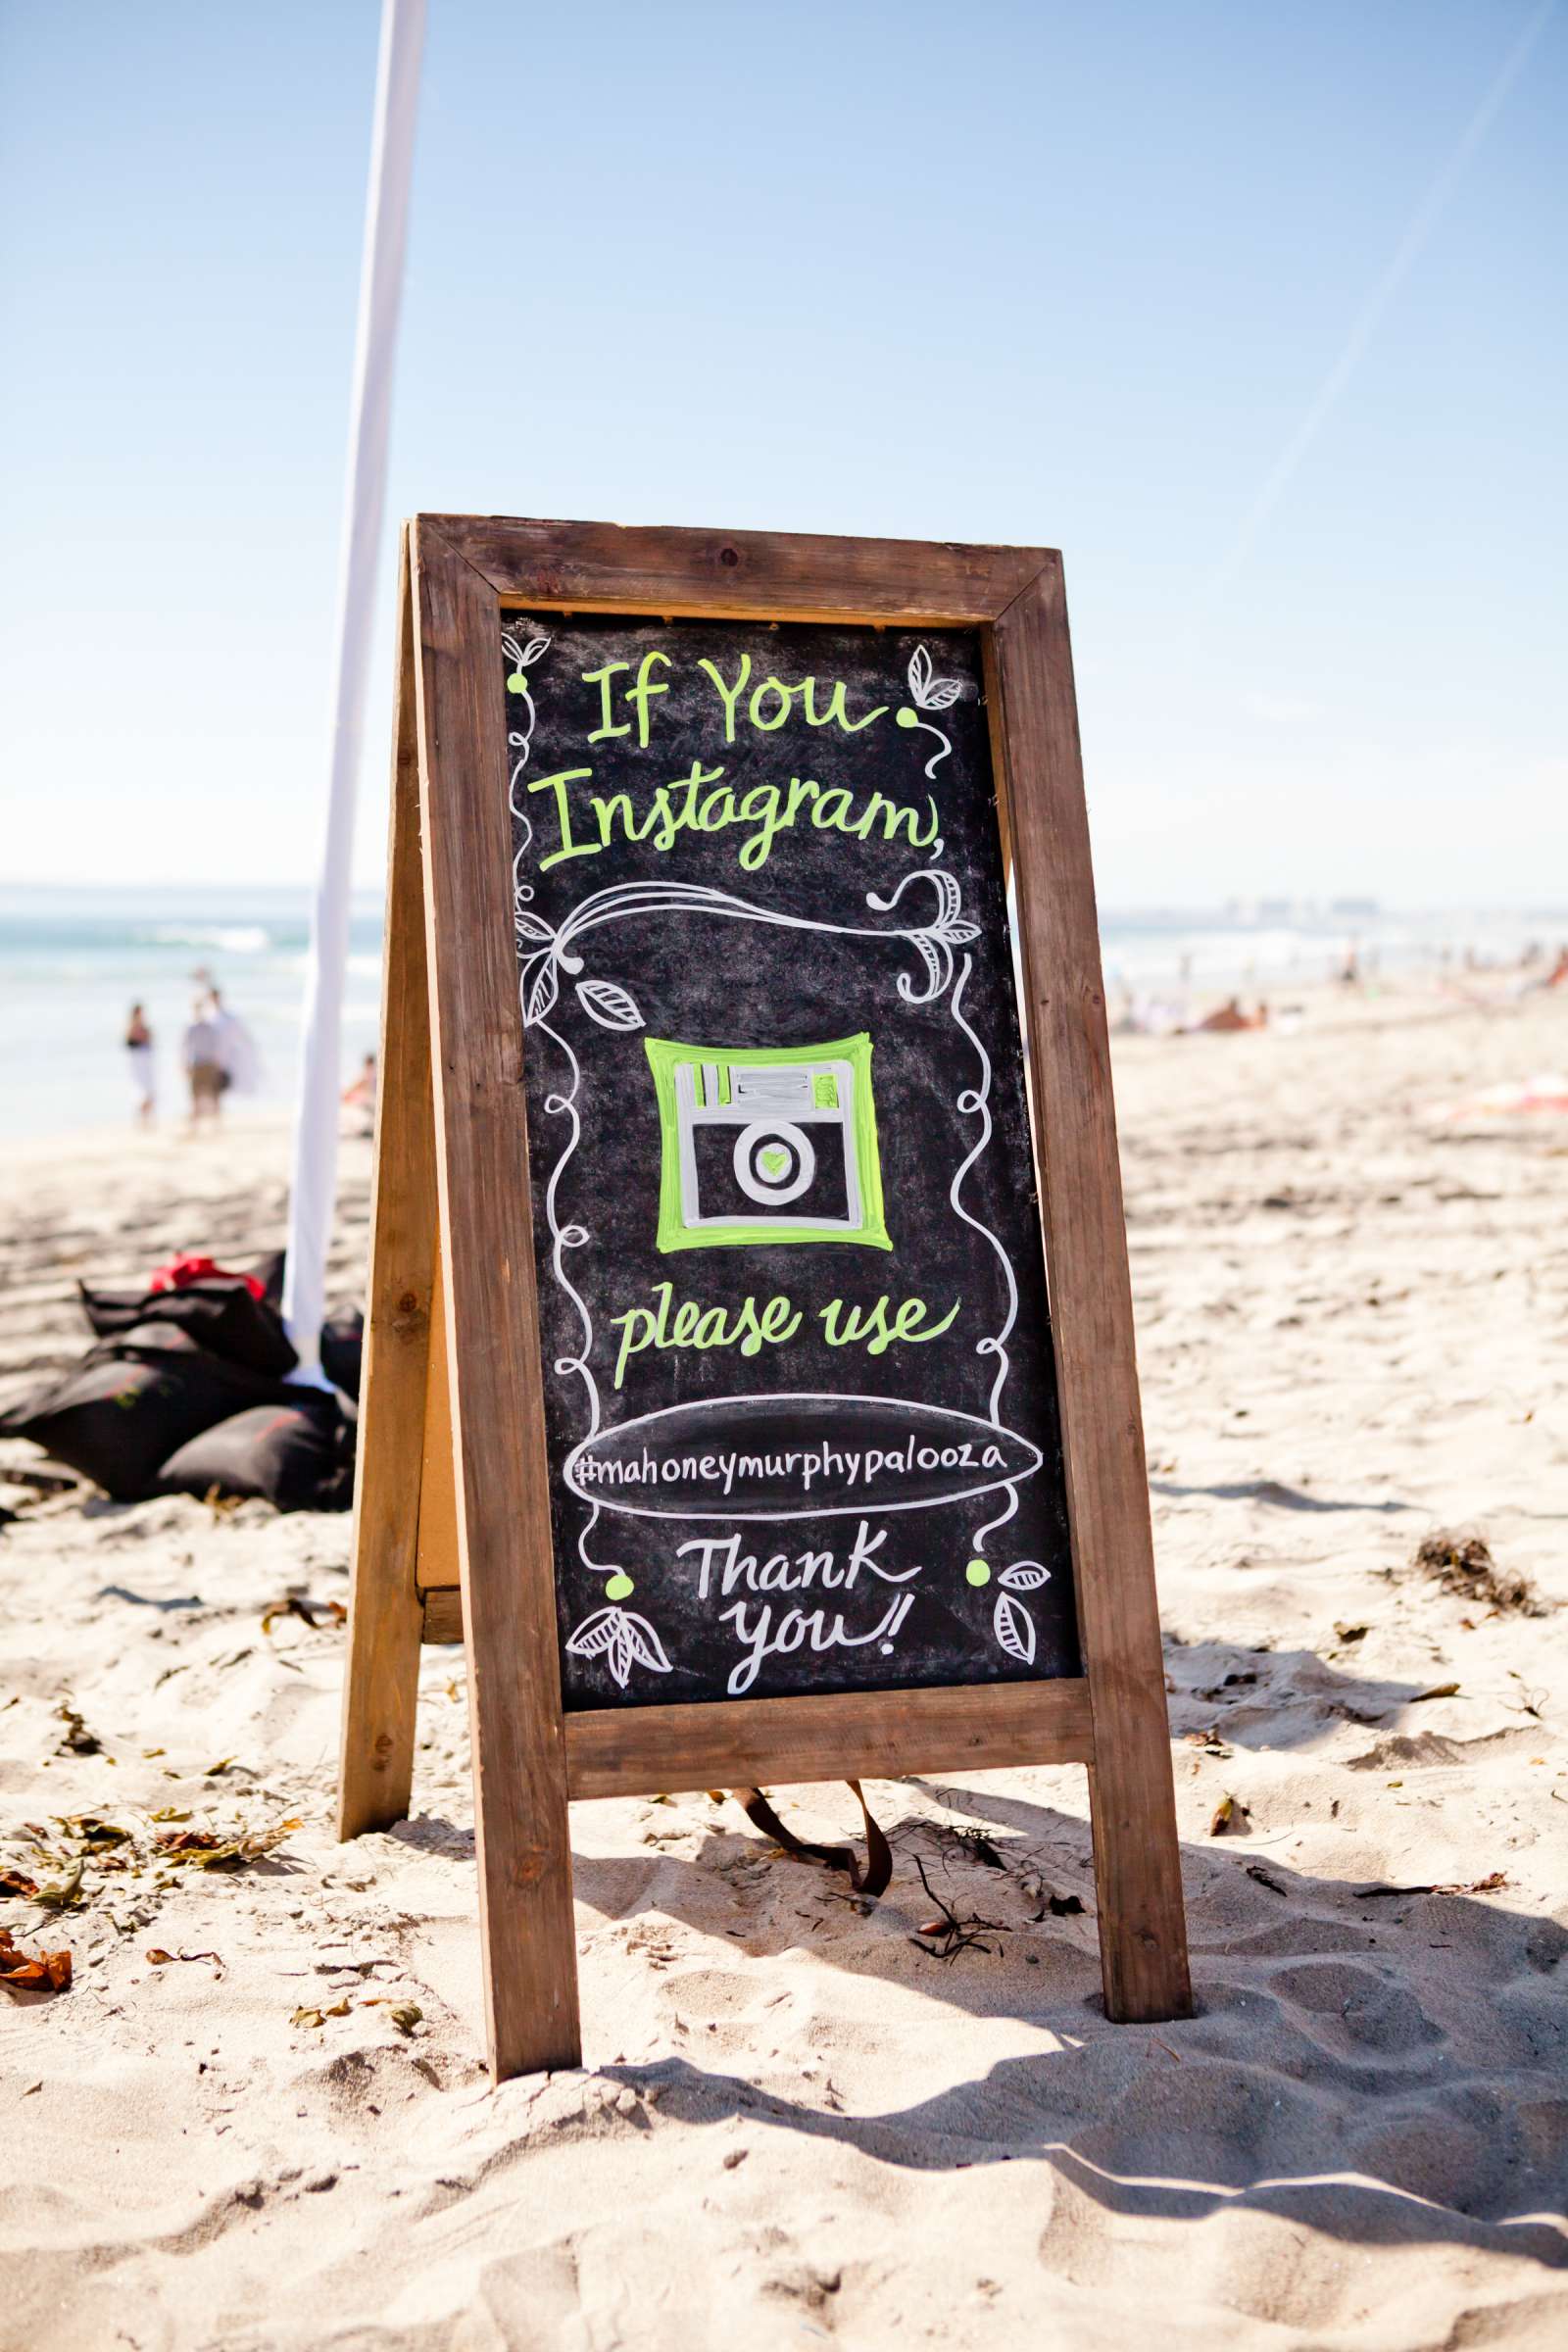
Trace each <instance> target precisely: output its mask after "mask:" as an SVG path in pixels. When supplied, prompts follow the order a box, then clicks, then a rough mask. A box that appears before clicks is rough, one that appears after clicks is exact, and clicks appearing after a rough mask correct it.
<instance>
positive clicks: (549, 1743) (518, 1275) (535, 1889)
mask: <svg viewBox="0 0 1568 2352" xmlns="http://www.w3.org/2000/svg"><path fill="white" fill-rule="evenodd" d="M415 573H416V583H417V593H418V639H419V650H418V669H417V681H418V712H419V770H420V791H421V798H422V812H423V817H424V826H423V843H424V871H425V888H426V892H427V894H428V897H427V906H428V925H429V941H430V957H431V969H430V1032H431V1037H432V1041H433V1049H434V1050H433V1054H432V1075H433V1081H434V1088H435V1103H436V1121H435V1142H436V1168H437V1182H438V1188H439V1195H440V1232H441V1237H442V1250H443V1256H442V1266H443V1274H444V1278H445V1301H446V1340H447V1362H448V1369H449V1374H450V1381H451V1411H452V1429H453V1453H454V1464H455V1472H456V1476H455V1482H454V1483H455V1499H456V1505H457V1508H456V1513H455V1525H456V1530H457V1547H458V1568H459V1575H460V1580H461V1584H462V1590H463V1623H464V1634H465V1643H466V1653H467V1666H468V1721H469V1734H470V1739H471V1741H472V1747H473V1786H474V1834H475V1842H476V1845H477V1849H478V1866H479V1870H478V1876H479V1927H480V1938H481V1946H482V1950H483V1956H484V1984H485V2010H486V2017H487V2022H488V2027H489V2042H490V2065H491V2070H492V2072H493V2074H494V2075H495V2077H496V2080H497V2081H501V2080H503V2079H504V2078H506V2077H507V2076H509V2075H521V2074H532V2073H536V2072H539V2071H541V2070H543V2069H545V2068H550V2067H568V2066H577V2065H580V2064H581V2060H582V2038H581V2029H580V2026H579V2023H578V2015H577V1940H576V1928H575V1923H574V1919H573V1914H572V1893H571V1841H570V1836H569V1832H568V1829H567V1815H566V1739H565V1725H564V1720H563V1715H562V1704H561V1663H560V1649H559V1640H560V1637H559V1633H558V1630H557V1624H556V1593H555V1560H554V1553H553V1550H552V1545H551V1534H550V1497H549V1485H548V1474H547V1469H546V1456H545V1427H544V1393H543V1374H542V1370H541V1366H540V1360H539V1315H538V1300H537V1295H536V1289H535V1273H534V1251H533V1234H532V1228H531V1224H530V1219H529V1207H528V1135H527V1126H526V1117H525V1110H524V1103H523V1093H522V1084H521V1078H522V1071H521V1063H520V1057H519V1049H518V1035H517V1031H518V1023H517V1019H516V992H517V963H516V948H515V906H514V904H513V898H512V835H511V818H510V816H509V814H508V774H507V765H506V743H505V731H504V729H503V727H502V726H501V724H500V723H499V722H500V714H501V696H502V675H503V672H502V669H501V660H500V648H501V639H500V627H499V620H498V615H497V611H496V603H495V598H494V595H493V594H492V592H491V591H490V589H489V588H488V586H487V584H486V583H485V582H484V581H483V580H482V579H481V577H480V575H479V574H478V573H477V572H476V571H474V570H472V569H471V568H470V567H469V565H468V564H466V563H465V562H464V561H463V559H462V558H461V557H458V556H455V555H454V554H453V551H452V550H451V548H450V547H448V546H446V544H445V543H444V542H443V541H442V540H441V538H440V536H439V534H438V533H435V532H433V531H430V530H428V529H427V527H426V526H425V525H424V524H423V523H420V524H419V525H418V526H417V540H416V545H415ZM476 918H477V919H476ZM498 1008H499V1010H498Z"/></svg>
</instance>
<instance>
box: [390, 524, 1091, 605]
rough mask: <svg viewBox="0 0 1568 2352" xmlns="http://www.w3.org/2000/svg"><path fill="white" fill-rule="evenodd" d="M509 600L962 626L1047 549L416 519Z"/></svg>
mask: <svg viewBox="0 0 1568 2352" xmlns="http://www.w3.org/2000/svg"><path fill="white" fill-rule="evenodd" d="M418 519H419V527H420V528H421V529H422V530H436V531H439V532H440V534H441V536H442V537H443V538H444V539H445V540H446V541H447V543H448V544H449V545H450V546H451V547H453V548H454V549H456V551H457V552H458V553H459V554H460V555H461V556H462V557H463V558H464V560H465V561H466V563H468V564H472V565H473V566H474V568H475V569H476V570H477V571H479V572H481V573H482V574H483V576H484V578H485V579H486V580H487V581H488V582H489V583H490V586H491V587H492V588H493V589H494V590H495V592H496V594H497V596H498V597H499V598H500V599H501V600H502V601H503V602H505V603H509V604H515V605H529V604H536V605H538V606H539V607H541V609H543V608H545V607H549V606H555V607H560V608H564V609H566V610H568V611H578V612H591V611H595V610H598V611H600V612H612V613H724V614H727V615H729V616H730V617H732V618H735V619H766V620H858V621H871V622H876V621H916V622H920V623H923V624H925V625H926V626H928V627H935V626H937V625H938V624H939V623H941V622H944V621H946V622H949V623H955V624H956V623H966V622H967V623H972V622H976V621H987V620H991V619H993V618H994V617H995V616H996V614H997V613H1000V612H1001V611H1002V610H1003V609H1004V607H1005V606H1006V605H1007V604H1009V603H1010V602H1011V600H1012V598H1013V597H1015V596H1016V595H1017V594H1018V593H1019V591H1020V590H1021V589H1022V588H1024V587H1026V586H1027V585H1028V583H1029V581H1030V580H1031V579H1033V578H1034V576H1035V575H1036V573H1037V572H1038V571H1039V570H1040V568H1041V566H1042V564H1048V565H1049V564H1054V563H1055V561H1056V559H1055V557H1054V555H1053V554H1052V553H1051V551H1050V550H1049V549H1046V548H1021V547H963V546H956V545H947V544H928V543H922V542H919V541H915V540H906V539H834V538H824V537H813V536H809V535H806V534H801V533H784V532H778V531H695V530H677V529H673V528H667V527H664V526H662V525H661V526H648V527H638V528H628V527H626V526H623V525H621V524H618V523H612V522H546V521H537V520H522V519H516V520H514V519H511V518H509V517H507V516H504V515H420V516H419V518H418Z"/></svg>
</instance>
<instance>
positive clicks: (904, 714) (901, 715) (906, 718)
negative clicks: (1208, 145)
mask: <svg viewBox="0 0 1568 2352" xmlns="http://www.w3.org/2000/svg"><path fill="white" fill-rule="evenodd" d="M895 718H896V721H897V724H898V725H899V726H901V727H917V726H918V725H919V724H920V713H919V711H911V710H910V709H909V706H908V704H907V703H906V704H905V706H904V709H903V710H902V711H897V712H896V713H895Z"/></svg>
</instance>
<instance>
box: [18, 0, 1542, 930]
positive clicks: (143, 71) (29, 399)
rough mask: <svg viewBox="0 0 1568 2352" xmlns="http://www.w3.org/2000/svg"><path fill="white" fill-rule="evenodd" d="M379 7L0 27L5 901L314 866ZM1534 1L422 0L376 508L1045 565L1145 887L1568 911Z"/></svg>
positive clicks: (385, 684)
mask: <svg viewBox="0 0 1568 2352" xmlns="http://www.w3.org/2000/svg"><path fill="white" fill-rule="evenodd" d="M377 13H378V12H377V9H376V7H375V5H374V4H373V0H331V5H328V6H321V5H319V4H314V5H302V4H298V0H293V4H291V0H270V5H269V6H268V7H267V8H265V9H254V10H245V9H241V8H239V7H237V6H234V5H227V6H213V5H211V0H206V4H197V0H191V4H188V5H172V4H170V0H140V5H138V6H137V7H135V8H125V7H123V6H115V7H108V6H103V5H99V4H97V0H74V5H73V6H72V7H70V8H52V7H49V6H47V5H41V4H40V0H31V4H30V5H19V4H17V0H12V4H11V5H9V6H7V7H5V8H3V9H0V218H3V219H4V221H5V222H6V228H5V231H4V247H3V252H0V336H3V339H4V348H5V350H6V353H7V361H6V367H5V370H4V380H3V382H0V420H3V430H0V497H3V508H4V514H5V517H6V541H7V544H8V546H9V550H10V562H9V563H8V564H7V565H6V567H5V570H4V573H3V576H0V776H3V778H4V782H3V784H0V795H3V801H4V817H3V826H0V831H3V845H4V846H3V850H0V875H3V876H4V877H5V878H7V879H11V880H25V879H35V880H50V881H63V880H71V879H75V880H79V881H82V882H113V881H118V880H123V881H132V882H139V881H148V882H151V881H160V882H172V881H180V882H188V881H195V882H200V881H207V880H212V881H225V880H226V881H238V880H241V879H246V880H256V881H278V880H282V881H288V880H303V879H306V878H307V877H308V876H309V874H310V873H311V871H312V869H313V866H314V863H315V859H316V856H317V849H318V838H319V818H318V815H317V810H318V809H319V800H320V795H321V791H322V785H323V781H324V775H325V722H326V702H327V689H328V680H329V672H330V662H331V622H332V606H333V594H334V585H335V578H336V564H337V535H338V515H339V504H340V498H341V481H342V466H343V457H344V447H345V437H346V423H347V404H348V384H349V374H350V365H351V359H352V349H353V333H354V313H355V302H356V291H357V281H358V269H359V258H360V244H361V236H362V228H363V216H364V195H365V176H366V167H367V161H368V144H369V123H370V101H371V92H372V82H373V73H374V61H375V46H376V31H377ZM1540 14H1541V11H1540V9H1539V7H1538V5H1537V0H1419V4H1418V0H1379V4H1377V5H1370V4H1369V0H1353V4H1342V0H1314V4H1313V5H1311V6H1307V5H1305V4H1304V0H1292V4H1289V5H1287V4H1286V0H1250V4H1249V5H1242V4H1240V0H1233V4H1230V5H1199V4H1197V0H1190V4H1186V5H1184V4H1183V0H1147V4H1146V0H1107V4H1105V5H1094V6H1090V5H1087V4H1086V0H1079V4H1078V5H1075V6H1071V7H1069V6H1064V5H1057V4H1056V0H1035V4H1034V5H1003V4H1001V0H972V4H971V5H970V6H969V7H967V8H966V9H963V10H956V9H954V8H953V7H952V6H951V5H947V6H932V5H926V4H925V0H898V4H897V5H894V4H893V0H887V4H883V0H875V4H867V0H836V4H822V5H818V4H816V0H798V4H797V5H795V6H793V7H791V8H790V9H788V10H784V9H775V8H772V7H768V6H762V5H746V6H741V7H736V6H734V5H733V4H731V5H688V4H686V0H669V4H668V5H665V6H662V7H658V8H655V7H650V6H647V5H646V4H644V5H637V4H635V0H630V4H627V0H602V4H601V5H599V6H597V7H595V8H594V9H593V10H591V11H590V10H586V9H580V8H555V9H545V8H542V7H537V6H522V5H512V6H505V5H501V4H500V0H431V5H430V32H429V41H428V47H427V52H426V69H425V81H424V89H423V97H422V112H421V119H420V132H419V147H418V155H417V171H416V180H415V191H414V203H413V218H412V232H411V263H410V276H409V284H408V295H407V303H406V310H405V316H404V332H403V342H402V349H401V359H400V372H399V383H398V397H397V407H396V416H395V422H394V433H393V452H392V478H391V484H390V493H389V504H390V511H391V513H392V514H393V515H402V514H406V513H410V512H413V511H415V510H417V509H418V508H421V507H422V508H431V509H447V510H457V511H463V510H472V511H476V512H485V513H514V514H545V515H586V516H601V515H604V516H610V517H613V518H614V519H616V520H621V521H628V522H632V521H661V522H691V523H707V524H728V525H732V526H735V527H744V526H748V525H756V526H769V527H774V528H780V529H799V530H822V531H843V532H874V533H889V534H894V535H905V536H909V537H915V538H919V537H932V538H973V539H997V540H1017V541H1022V542H1031V543H1045V544H1049V545H1053V546H1058V547H1060V548H1061V549H1062V550H1063V552H1064V556H1065V560H1066V569H1067V582H1068V591H1069V599H1070V603H1071V608H1072V617H1073V628H1074V638H1075V646H1076V653H1077V660H1078V669H1079V690H1080V699H1081V706H1082V713H1083V724H1084V737H1085V751H1086V759H1087V763H1088V772H1089V779H1090V788H1091V802H1092V808H1093V813H1094V823H1095V837H1096V853H1097V860H1098V865H1099V870H1100V881H1101V894H1102V898H1103V900H1104V901H1105V902H1107V903H1109V904H1112V905H1117V906H1123V907H1125V906H1134V905H1152V904H1178V903H1186V904H1192V903H1204V902H1212V901H1214V900H1217V899H1219V898H1222V897H1225V896H1228V895H1230V894H1233V893H1253V892H1297V893H1304V894H1328V893H1335V892H1346V891H1370V892H1374V893H1376V894H1378V895H1380V896H1382V897H1383V898H1384V899H1385V900H1387V901H1389V902H1391V903H1394V904H1401V905H1423V904H1431V905H1441V904H1456V905H1457V904H1471V903H1475V902H1477V901H1483V902H1489V903H1496V904H1520V903H1530V902H1532V901H1534V902H1538V903H1539V902H1543V901H1548V900H1552V899H1555V900H1557V901H1559V902H1560V901H1562V900H1565V899H1568V724H1565V707H1564V702H1565V698H1564V690H1563V682H1562V681H1563V675H1564V671H1565V667H1568V665H1565V663H1564V661H1563V614H1564V600H1563V594H1562V587H1561V578H1562V567H1563V558H1562V548H1563V544H1564V522H1565V506H1568V500H1565V496H1564V492H1565V473H1568V460H1565V454H1564V440H1565V436H1564V432H1563V423H1562V419H1563V414H1564V367H1563V360H1564V345H1565V341H1568V332H1565V320H1564V304H1563V258H1562V257H1563V253H1564V249H1565V240H1564V229H1565V220H1564V212H1565V206H1564V185H1565V166H1564V160H1563V143H1562V138H1561V125H1562V121H1563V108H1564V98H1565V86H1564V85H1565V81H1568V73H1565V59H1568V16H1565V13H1564V11H1563V10H1562V8H1561V7H1558V8H1555V9H1548V10H1547V12H1546V14H1545V17H1544V22H1543V23H1542V24H1541V25H1540V29H1539V32H1538V34H1537V37H1536V38H1535V40H1534V43H1533V46H1532V47H1531V48H1530V51H1529V54H1528V56H1527V57H1526V58H1525V60H1524V62H1523V64H1522V66H1520V67H1519V70H1518V72H1517V73H1516V75H1515V77H1514V79H1513V81H1512V83H1511V86H1510V87H1509V88H1508V89H1507V90H1506V92H1505V93H1504V94H1503V96H1502V97H1501V99H1500V101H1499V102H1498V103H1497V104H1496V105H1495V111H1494V113H1493V114H1492V116H1491V118H1490V120H1489V121H1488V122H1486V123H1484V124H1483V125H1482V126H1481V128H1480V129H1479V131H1478V129H1477V125H1476V118H1477V110H1478V109H1479V108H1481V107H1482V105H1483V102H1484V101H1485V100H1486V98H1487V95H1488V93H1489V91H1491V90H1493V89H1494V87H1495V83H1496V80H1497V76H1498V74H1499V73H1500V72H1501V71H1502V69H1503V67H1504V64H1505V61H1506V60H1507V59H1508V58H1509V57H1510V54H1511V53H1513V52H1514V51H1515V49H1516V44H1517V43H1518V42H1519V40H1520V38H1521V36H1522V35H1523V34H1524V33H1525V32H1526V31H1527V29H1528V28H1529V27H1530V26H1531V25H1532V24H1534V23H1535V21H1536V20H1537V18H1538V16H1540ZM1467 128H1468V129H1469V131H1470V134H1471V136H1470V140H1469V144H1468V146H1465V145H1463V144H1462V143H1463V142H1464V141H1465V137H1466V132H1467ZM1445 175H1446V176H1445ZM1435 188H1436V189H1437V191H1438V197H1439V201H1437V202H1436V203H1435V204H1434V203H1432V202H1429V199H1431V198H1432V195H1433V191H1434V189H1435ZM1423 208H1425V210H1424V211H1423ZM1412 224H1414V228H1415V239H1414V245H1415V249H1414V250H1410V249H1409V248H1408V245H1407V249H1406V251H1405V254H1404V258H1403V261H1402V263H1401V264H1400V266H1399V268H1398V270H1397V271H1396V272H1395V274H1396V276H1397V283H1395V284H1394V285H1393V286H1392V288H1390V289H1389V290H1388V292H1387V299H1386V300H1384V301H1382V302H1381V303H1379V304H1377V305H1376V306H1375V307H1376V309H1377V316H1376V317H1375V318H1374V319H1371V320H1370V322H1369V321H1368V320H1367V319H1366V318H1365V317H1364V316H1363V314H1364V310H1365V306H1366V305H1367V304H1368V302H1369V300H1371V299H1372V298H1373V297H1374V295H1375V290H1376V289H1377V288H1378V286H1379V282H1380V280H1383V279H1385V277H1386V274H1387V273H1388V272H1389V270H1390V265H1391V263H1392V262H1394V260H1395V257H1396V256H1397V254H1399V252H1400V248H1401V243H1402V242H1405V241H1407V240H1408V239H1409V236H1410V232H1411V230H1412ZM1358 318H1359V319H1361V332H1360V334H1359V335H1358V337H1357V342H1356V352H1357V355H1358V356H1356V357H1355V360H1354V364H1353V366H1352V367H1351V368H1350V369H1349V373H1348V380H1346V381H1345V382H1344V383H1343V387H1342V388H1341V389H1340V391H1339V393H1338V397H1337V398H1336V399H1334V400H1333V401H1332V402H1331V404H1330V406H1329V408H1328V411H1327V414H1326V415H1325V416H1324V417H1323V418H1322V421H1321V424H1320V425H1319V427H1318V429H1317V430H1316V432H1315V435H1314V437H1312V438H1311V439H1310V441H1309V444H1308V446H1307V447H1306V448H1305V449H1304V451H1303V452H1302V454H1301V456H1300V459H1299V463H1298V464H1296V465H1295V466H1294V468H1293V469H1292V470H1291V472H1290V477H1289V479H1288V480H1286V481H1285V482H1284V483H1283V485H1281V486H1280V487H1279V492H1278V495H1277V497H1275V498H1273V500H1272V503H1271V505H1270V508H1269V511H1268V513H1267V514H1266V515H1264V516H1263V517H1262V519H1261V520H1260V522H1258V524H1257V527H1256V529H1255V532H1250V530H1249V526H1248V517H1249V515H1254V518H1255V511H1256V506H1257V502H1258V500H1259V497H1260V494H1262V493H1263V492H1264V489H1265V485H1267V484H1268V483H1269V481H1270V478H1271V475H1272V474H1273V473H1274V472H1275V470H1276V468H1277V466H1278V464H1279V461H1280V460H1281V457H1282V453H1284V452H1285V451H1286V450H1287V449H1288V448H1289V447H1290V446H1291V444H1292V442H1293V439H1294V438H1295V437H1297V436H1298V435H1299V428H1300V427H1301V426H1302V423H1303V419H1304V418H1306V417H1308V415H1309V413H1310V412H1311V411H1312V408H1313V404H1314V401H1315V400H1316V399H1317V397H1318V395H1319V393H1320V391H1321V389H1322V388H1323V386H1324V384H1325V381H1326V379H1328V378H1329V377H1330V375H1331V371H1332V370H1334V368H1335V367H1336V363H1337V362H1339V361H1340V360H1341V359H1342V356H1343V355H1344V354H1345V352H1346V349H1347V343H1348V338H1350V337H1351V336H1352V332H1353V331H1354V330H1355V329H1356V322H1357V320H1358ZM1369 324H1370V331H1367V328H1368V325H1369ZM390 569H391V563H390V538H389V543H388V556H387V564H386V572H387V579H388V587H387V591H386V592H385V594H384V596H383V603H384V608H385V609H384V612H383V614H382V618H381V621H380V624H379V630H378V648H379V655H378V662H377V668H376V673H375V676H374V678H373V680H372V687H371V701H370V710H369V713H368V738H367V755H366V770H365V779H364V782H365V790H364V798H363V804H362V814H361V823H360V834H359V848H358V860H357V862H358V870H359V873H360V876H361V878H362V879H363V880H365V881H367V882H369V883H374V882H376V881H377V880H378V879H379V875H380V872H381V868H382V856H383V829H384V809H385V792H384V769H385V759H386V754H385V747H386V735H387V726H386V720H387V711H388V707H389V702H390V691H391V689H390V664H389V660H388V654H389V650H390V640H391V626H392V622H391V604H390Z"/></svg>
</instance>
